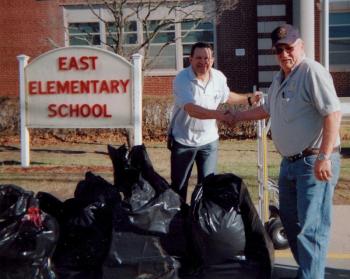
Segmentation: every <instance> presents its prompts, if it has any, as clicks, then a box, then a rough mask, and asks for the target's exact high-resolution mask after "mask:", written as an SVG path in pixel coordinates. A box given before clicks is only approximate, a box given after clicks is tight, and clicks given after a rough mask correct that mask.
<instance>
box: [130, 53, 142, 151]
mask: <svg viewBox="0 0 350 279" xmlns="http://www.w3.org/2000/svg"><path fill="white" fill-rule="evenodd" d="M141 60H142V56H141V55H140V54H138V53H136V54H134V55H133V56H132V63H133V65H134V67H133V86H134V95H133V96H134V102H133V103H134V145H140V144H142V94H141V92H142V74H141V73H142V65H141Z"/></svg>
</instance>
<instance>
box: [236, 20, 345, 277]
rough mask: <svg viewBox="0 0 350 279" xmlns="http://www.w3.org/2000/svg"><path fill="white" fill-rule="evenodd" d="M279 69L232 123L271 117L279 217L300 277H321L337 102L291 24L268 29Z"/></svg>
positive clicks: (333, 177)
mask: <svg viewBox="0 0 350 279" xmlns="http://www.w3.org/2000/svg"><path fill="white" fill-rule="evenodd" d="M271 39H272V46H273V49H274V51H275V55H276V58H277V60H278V62H279V65H280V67H281V71H280V72H279V73H278V74H276V76H275V77H274V79H273V81H272V84H271V86H270V88H269V91H268V97H267V101H266V103H265V105H264V106H261V107H258V108H255V109H253V110H249V111H245V112H241V113H237V114H235V115H234V116H233V122H237V121H243V120H257V119H263V118H267V117H269V116H270V117H271V133H272V139H273V141H274V144H275V146H276V148H277V150H278V151H279V153H280V154H281V155H282V157H283V159H282V162H281V166H280V174H279V181H278V185H279V198H280V215H281V220H282V223H283V226H284V228H285V231H286V233H287V238H288V241H289V245H290V247H291V250H292V253H293V256H294V258H295V260H296V261H297V263H298V264H299V270H298V277H297V278H299V279H323V278H324V271H325V264H326V255H327V249H328V242H329V231H330V226H331V217H332V198H333V193H334V188H335V186H336V184H337V181H338V177H339V169H340V155H339V145H340V138H339V126H340V120H341V113H340V102H339V99H338V97H337V94H336V92H335V88H334V85H333V80H332V77H331V75H330V74H329V72H328V71H327V70H326V69H325V68H324V67H323V66H322V65H320V64H319V63H317V62H316V61H314V60H312V59H309V58H307V57H305V53H304V42H303V41H302V40H301V38H300V35H299V32H298V30H297V29H295V28H294V27H293V26H291V25H288V24H285V25H282V26H280V27H278V28H276V29H275V30H274V31H273V32H272V33H271Z"/></svg>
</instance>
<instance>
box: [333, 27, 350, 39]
mask: <svg viewBox="0 0 350 279" xmlns="http://www.w3.org/2000/svg"><path fill="white" fill-rule="evenodd" d="M329 36H330V37H333V38H334V37H338V38H339V37H350V25H348V26H330V27H329Z"/></svg>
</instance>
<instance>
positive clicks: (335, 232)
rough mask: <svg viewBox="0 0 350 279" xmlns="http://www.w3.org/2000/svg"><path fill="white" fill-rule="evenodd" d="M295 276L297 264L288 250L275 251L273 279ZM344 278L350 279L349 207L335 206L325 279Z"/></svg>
mask: <svg viewBox="0 0 350 279" xmlns="http://www.w3.org/2000/svg"><path fill="white" fill-rule="evenodd" d="M296 274H297V264H296V262H295V261H294V259H293V256H292V254H291V252H290V250H289V249H288V250H276V251H275V269H274V276H273V279H279V278H284V277H290V278H293V277H295V276H296ZM346 278H349V279H350V205H336V206H334V209H333V224H332V231H331V240H330V244H329V250H328V256H327V268H326V277H325V279H346ZM315 279H316V278H315Z"/></svg>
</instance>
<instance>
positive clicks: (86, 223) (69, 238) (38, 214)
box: [0, 145, 273, 279]
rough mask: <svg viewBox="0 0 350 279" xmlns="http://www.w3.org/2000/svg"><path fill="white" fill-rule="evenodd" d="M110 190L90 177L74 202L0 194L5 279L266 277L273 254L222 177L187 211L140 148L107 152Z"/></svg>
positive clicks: (235, 184)
mask: <svg viewBox="0 0 350 279" xmlns="http://www.w3.org/2000/svg"><path fill="white" fill-rule="evenodd" d="M108 153H109V156H110V158H111V160H112V163H113V168H114V183H113V184H111V183H109V182H108V181H106V180H104V179H103V178H102V177H100V176H97V175H95V174H93V173H91V172H87V173H86V174H85V179H84V180H82V181H80V182H79V183H78V185H77V187H76V189H75V192H74V197H73V198H71V199H67V200H65V201H64V202H62V201H60V200H59V199H57V198H56V197H54V196H53V195H51V194H50V193H46V192H39V193H37V194H36V196H34V194H33V193H32V192H27V191H25V190H23V189H21V188H20V187H18V186H15V185H0V278H5V279H15V278H16V279H20V278H26V279H28V278H29V279H31V278H33V279H39V278H40V279H54V278H57V279H61V278H62V279H118V278H123V279H141V278H151V279H153V278H154V279H155V278H164V279H168V278H169V279H181V278H184V279H199V278H204V279H214V278H215V279H226V278H235V276H237V277H238V276H240V277H241V278H245V279H246V278H248V279H250V278H254V279H255V278H257V279H260V278H261V279H265V278H270V277H271V274H272V269H273V245H272V243H271V240H270V239H269V238H268V236H267V234H266V232H265V229H264V227H263V224H262V223H261V221H260V219H259V217H258V214H257V212H256V209H255V207H254V204H253V202H252V201H251V199H250V196H249V193H248V190H247V188H246V186H245V185H244V182H243V181H242V179H240V178H239V177H237V176H235V175H234V174H217V175H210V176H208V177H206V178H205V180H204V181H203V183H202V184H200V185H197V186H196V189H195V191H194V192H193V195H192V201H191V205H190V206H189V205H187V204H186V203H185V201H183V200H182V199H181V197H180V196H179V195H178V194H177V193H175V192H174V191H173V190H172V189H171V187H170V185H169V184H168V182H167V181H166V180H165V179H164V178H163V177H161V176H160V175H159V174H158V173H157V172H156V171H155V170H154V168H153V166H152V163H151V160H150V158H149V156H148V154H147V151H146V148H145V146H144V145H138V146H134V147H133V148H132V149H131V150H128V149H127V148H126V146H124V145H123V146H121V147H119V148H114V147H112V146H108Z"/></svg>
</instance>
